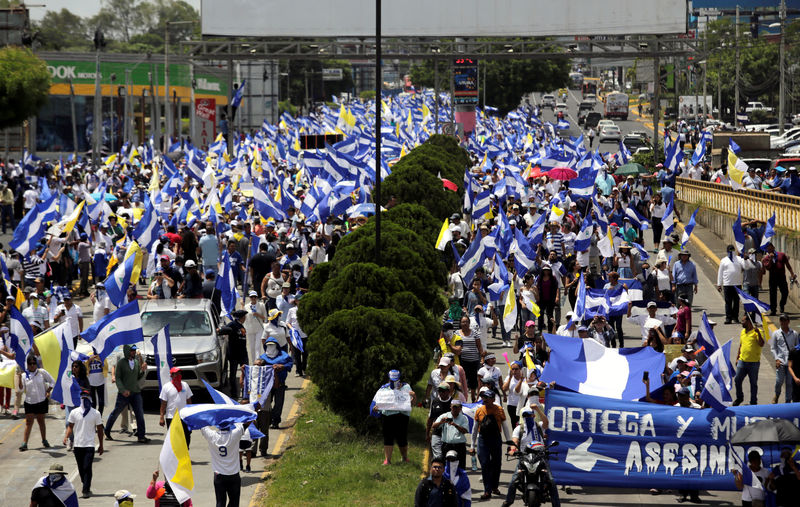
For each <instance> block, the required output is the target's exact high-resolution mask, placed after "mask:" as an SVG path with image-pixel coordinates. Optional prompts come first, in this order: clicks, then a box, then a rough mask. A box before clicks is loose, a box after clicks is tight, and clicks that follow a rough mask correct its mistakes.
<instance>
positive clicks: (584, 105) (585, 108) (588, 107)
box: [578, 101, 594, 125]
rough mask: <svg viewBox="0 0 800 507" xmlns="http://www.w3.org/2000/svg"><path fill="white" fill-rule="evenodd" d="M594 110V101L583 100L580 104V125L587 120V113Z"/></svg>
mask: <svg viewBox="0 0 800 507" xmlns="http://www.w3.org/2000/svg"><path fill="white" fill-rule="evenodd" d="M593 110H594V103H593V102H586V101H583V102H581V103H580V105H578V125H582V124H583V122H584V121H585V120H586V115H588V114H589V113H591V112H592V111H593Z"/></svg>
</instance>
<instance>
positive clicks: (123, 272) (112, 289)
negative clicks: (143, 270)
mask: <svg viewBox="0 0 800 507" xmlns="http://www.w3.org/2000/svg"><path fill="white" fill-rule="evenodd" d="M135 266H136V255H131V256H130V257H128V258H127V259H125V260H124V261H122V264H120V265H119V266H117V267H116V268H115V269H114V272H113V273H111V276H109V277H108V278H106V280H105V282H103V285H105V288H106V294H108V299H110V300H111V302H112V303H114V306H116V307H120V306H122V305H123V304H125V300H126V298H127V294H128V287H129V286H130V284H131V276H132V275H133V270H134V267H135ZM134 282H135V280H134Z"/></svg>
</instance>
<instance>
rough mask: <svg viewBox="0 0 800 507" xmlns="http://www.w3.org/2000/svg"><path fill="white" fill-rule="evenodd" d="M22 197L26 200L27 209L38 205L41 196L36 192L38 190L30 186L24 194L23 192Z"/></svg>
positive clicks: (24, 205)
mask: <svg viewBox="0 0 800 507" xmlns="http://www.w3.org/2000/svg"><path fill="white" fill-rule="evenodd" d="M22 198H23V199H24V200H25V203H24V204H23V207H24V208H25V209H26V210H29V209H31V208H33V207H34V206H36V201H37V199H38V198H39V194H38V192H36V190H34V189H32V188H29V189H28V190H26V191H25V193H24V194H22Z"/></svg>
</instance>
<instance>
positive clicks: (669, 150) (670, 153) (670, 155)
mask: <svg viewBox="0 0 800 507" xmlns="http://www.w3.org/2000/svg"><path fill="white" fill-rule="evenodd" d="M665 142H669V140H668V138H666V139H665ZM665 149H666V159H665V160H664V167H665V168H667V169H669V170H670V171H674V170H675V169H677V168H678V166H680V164H681V161H683V151H682V150H681V144H680V143H679V142H678V141H677V140H676V141H675V142H674V143H671V144H670V145H669V147H665Z"/></svg>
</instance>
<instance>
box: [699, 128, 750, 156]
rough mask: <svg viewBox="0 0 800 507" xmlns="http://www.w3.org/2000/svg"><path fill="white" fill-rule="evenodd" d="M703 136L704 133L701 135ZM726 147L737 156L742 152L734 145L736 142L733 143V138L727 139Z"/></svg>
mask: <svg viewBox="0 0 800 507" xmlns="http://www.w3.org/2000/svg"><path fill="white" fill-rule="evenodd" d="M703 135H705V132H704V133H703ZM728 147H729V148H730V150H731V151H732V152H734V153H736V154H737V155H738V154H739V153H741V152H742V148H741V147H740V146H739V145H738V144H736V141H734V140H733V138H729V139H728Z"/></svg>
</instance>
